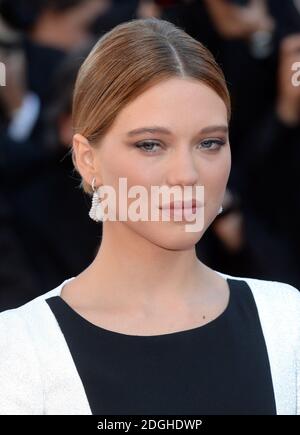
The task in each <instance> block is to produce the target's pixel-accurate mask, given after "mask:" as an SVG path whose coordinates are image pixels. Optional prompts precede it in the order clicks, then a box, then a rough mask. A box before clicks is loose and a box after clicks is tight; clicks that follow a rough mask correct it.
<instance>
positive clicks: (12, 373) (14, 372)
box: [0, 309, 44, 415]
mask: <svg viewBox="0 0 300 435" xmlns="http://www.w3.org/2000/svg"><path fill="white" fill-rule="evenodd" d="M43 408H44V403H43V385H42V378H41V373H40V366H39V361H38V359H37V356H36V352H35V349H34V346H33V343H32V342H31V340H30V335H29V334H28V330H27V325H26V323H25V321H24V320H23V319H22V317H21V315H20V314H19V313H18V310H17V309H16V310H8V311H5V312H3V313H1V314H0V415H40V414H43Z"/></svg>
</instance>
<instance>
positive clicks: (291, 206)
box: [0, 0, 300, 311]
mask: <svg viewBox="0 0 300 435" xmlns="http://www.w3.org/2000/svg"><path fill="white" fill-rule="evenodd" d="M150 16H155V17H158V18H161V19H166V20H168V21H171V22H173V23H175V24H177V25H178V26H180V27H181V28H183V29H184V30H185V31H186V32H187V33H189V34H190V35H191V36H193V37H194V38H196V39H197V40H199V41H201V42H202V43H204V44H205V45H206V46H207V47H208V48H209V49H210V50H211V51H212V53H213V54H214V56H215V57H216V59H217V61H218V63H219V64H220V65H221V67H222V69H223V71H224V74H225V77H226V81H227V84H228V86H229V89H230V93H231V96H232V105H233V108H232V110H233V117H232V120H231V125H230V143H231V149H232V171H231V176H230V179H229V183H228V189H227V192H226V196H225V200H224V204H223V208H224V211H223V213H222V214H221V215H219V216H218V217H217V218H216V220H215V221H214V223H213V224H212V225H211V227H210V228H209V229H208V231H207V232H206V233H205V235H204V237H203V238H202V239H201V241H200V242H199V243H198V244H197V246H196V249H197V255H198V256H199V258H200V259H201V260H202V261H204V262H205V263H206V264H207V265H209V266H210V267H212V268H213V269H215V270H218V271H221V272H225V273H228V274H232V275H237V276H249V277H255V278H261V279H270V280H277V281H283V282H287V283H289V284H292V285H294V286H296V287H298V288H299V289H300V268H299V265H298V262H299V260H300V231H299V230H298V223H299V222H300V198H299V196H300V195H299V193H300V168H299V166H300V165H299V163H300V86H298V85H299V83H300V79H299V83H298V81H297V68H298V69H299V67H300V64H299V65H298V66H297V62H300V0H285V1H282V0H44V1H41V0H31V1H30V2H29V1H26V0H0V62H1V63H2V64H4V65H5V72H6V74H5V77H3V74H2V77H1V79H2V81H3V79H4V78H5V86H3V83H1V86H0V256H1V260H0V311H1V310H4V309H7V308H14V307H17V306H19V305H21V304H23V303H25V302H27V301H29V300H31V299H32V298H34V297H36V296H38V295H39V294H41V293H45V292H46V291H48V290H50V289H52V288H54V287H55V286H57V285H59V284H60V283H61V282H62V281H63V280H65V279H67V278H69V277H71V276H75V275H77V274H78V273H80V272H81V271H82V270H83V269H84V268H85V267H87V266H88V264H89V263H90V262H91V261H92V260H93V258H94V257H95V255H96V252H97V250H98V248H99V245H100V243H101V226H99V224H96V223H95V222H93V221H92V220H91V219H90V218H89V216H88V211H89V208H90V202H91V200H90V198H89V197H88V196H87V195H86V194H84V193H83V192H82V190H80V189H79V184H80V178H79V175H78V174H77V173H76V172H75V170H74V168H73V163H72V158H71V152H70V150H71V143H72V122H71V104H72V90H73V86H74V82H75V79H76V74H77V71H78V69H79V67H80V65H81V63H82V62H83V60H84V59H85V57H86V56H87V54H88V53H89V51H90V49H91V47H92V46H93V44H94V43H95V42H96V40H98V39H99V37H100V36H101V35H102V34H104V33H105V32H107V31H108V30H110V29H112V28H113V27H114V26H115V25H117V24H119V23H122V22H124V21H128V20H130V19H134V18H142V17H150ZM1 71H2V70H1ZM2 73H3V71H2ZM298 76H299V75H298Z"/></svg>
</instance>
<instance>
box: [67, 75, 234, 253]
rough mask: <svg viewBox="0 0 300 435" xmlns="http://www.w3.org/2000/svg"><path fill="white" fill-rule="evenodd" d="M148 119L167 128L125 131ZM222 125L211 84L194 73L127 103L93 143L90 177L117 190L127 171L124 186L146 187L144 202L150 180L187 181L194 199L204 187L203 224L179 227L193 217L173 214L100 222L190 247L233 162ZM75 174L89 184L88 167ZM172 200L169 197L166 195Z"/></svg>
mask: <svg viewBox="0 0 300 435" xmlns="http://www.w3.org/2000/svg"><path fill="white" fill-rule="evenodd" d="M153 126H156V127H161V128H163V129H167V130H168V131H169V133H166V132H161V131H153V132H141V133H137V134H134V133H131V134H129V132H131V131H132V130H136V129H140V128H143V127H153ZM227 127H228V122H227V109H226V106H225V103H224V102H223V100H222V99H221V98H220V97H219V96H218V95H217V93H216V92H214V91H213V90H212V89H211V88H209V87H208V86H206V85H204V84H202V83H201V82H199V81H196V80H193V79H181V78H171V79H168V80H166V81H163V82H160V83H159V84H156V85H153V86H152V87H151V88H149V89H148V90H146V91H145V92H144V93H143V94H141V95H140V96H139V97H137V98H136V99H135V100H134V101H133V102H131V103H129V104H128V105H127V106H126V107H125V108H124V109H123V110H122V111H121V112H120V113H119V115H118V117H117V118H116V120H115V122H114V124H113V126H112V127H111V129H110V131H109V132H108V133H107V135H106V136H105V138H104V139H102V141H101V144H99V146H98V147H97V148H96V149H94V148H93V150H92V153H93V165H94V166H93V167H94V169H95V172H94V173H93V175H92V177H94V176H95V177H96V179H97V185H99V184H103V185H109V186H112V187H113V188H114V189H115V191H116V192H117V195H118V193H119V178H120V177H123V178H126V182H127V189H128V190H129V189H130V188H131V187H133V186H143V187H145V188H146V190H147V192H148V194H149V196H148V204H149V207H150V206H151V204H150V202H151V198H150V192H151V186H168V187H169V188H172V187H175V186H177V187H176V188H177V189H179V190H180V191H181V192H183V191H184V188H185V186H191V188H192V191H191V192H189V193H191V194H189V195H186V196H184V197H183V200H185V199H190V198H195V197H196V186H204V205H203V207H204V209H202V211H204V225H203V228H202V229H201V230H198V231H191V232H187V231H186V230H185V228H186V227H185V226H186V224H191V223H192V222H190V221H188V222H187V221H186V220H184V219H183V220H181V221H175V220H174V219H173V218H172V216H171V218H170V219H169V221H163V220H162V219H161V217H160V219H159V220H158V221H155V220H154V221H153V220H152V221H151V218H149V219H148V220H147V221H136V222H135V221H131V220H130V219H129V220H127V221H126V220H125V221H118V220H117V221H115V222H110V221H105V222H104V228H105V225H125V226H127V227H129V229H131V230H132V231H134V232H136V233H137V234H138V235H140V236H142V237H143V238H146V239H148V240H149V241H151V242H152V243H155V244H156V245H159V246H161V247H164V248H166V249H189V248H192V247H193V246H194V245H195V244H196V243H197V242H198V240H199V239H200V238H201V236H202V234H203V233H204V232H205V230H206V229H207V227H208V226H209V225H210V223H211V222H212V221H213V220H214V218H215V217H216V215H217V213H218V210H219V208H220V206H221V204H222V200H223V196H224V193H225V189H226V184H227V181H228V177H229V172H230V165H231V154H230V146H229V139H228V131H227ZM78 137H80V135H78ZM141 146H142V147H141ZM78 149H80V147H79V148H78ZM76 154H77V156H76V159H77V161H78V159H79V160H81V157H80V156H81V153H80V152H76ZM79 167H80V168H84V164H81V163H80V162H79ZM81 173H82V175H83V177H84V178H85V180H86V181H87V182H88V183H90V182H91V178H90V177H91V174H90V172H85V170H84V169H83V170H82V171H81ZM85 175H86V177H85ZM117 198H118V196H117ZM137 198H138V197H135V198H130V199H127V196H126V198H125V197H124V196H123V197H121V201H122V202H123V204H124V201H125V202H126V203H127V206H128V207H129V206H130V203H132V202H134V201H136V199H137ZM174 199H175V200H176V198H175V197H171V198H170V199H169V201H167V202H170V201H172V200H174ZM118 200H119V199H118ZM162 202H163V203H165V202H166V201H163V200H162V199H160V202H159V204H160V205H161V203H162ZM156 205H157V204H156ZM200 210H201V209H199V210H198V211H197V212H200ZM117 211H118V205H117ZM117 216H118V214H117Z"/></svg>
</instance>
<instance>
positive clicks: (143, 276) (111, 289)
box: [86, 221, 216, 307]
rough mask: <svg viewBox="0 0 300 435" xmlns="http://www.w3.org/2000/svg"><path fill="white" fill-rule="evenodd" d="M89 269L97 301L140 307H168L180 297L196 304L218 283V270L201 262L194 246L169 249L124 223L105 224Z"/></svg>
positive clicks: (90, 286)
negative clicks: (201, 293)
mask: <svg viewBox="0 0 300 435" xmlns="http://www.w3.org/2000/svg"><path fill="white" fill-rule="evenodd" d="M86 271H88V277H89V278H88V279H89V288H91V289H94V290H93V299H95V298H97V297H98V298H99V299H101V300H102V301H103V300H105V299H107V297H108V298H110V301H111V299H113V300H116V301H118V303H120V304H123V305H124V304H125V305H126V304H128V303H130V305H131V306H132V305H134V306H137V307H138V306H143V305H146V304H149V303H151V305H153V306H154V305H156V304H159V305H160V306H161V305H164V304H165V305H167V304H168V302H169V301H170V300H172V301H174V300H176V299H177V300H178V301H179V300H185V301H186V302H187V303H189V302H191V303H192V300H193V297H195V296H196V295H197V294H199V290H200V291H201V287H203V288H207V286H209V284H210V283H211V282H212V281H213V280H215V279H216V274H215V272H213V271H212V270H211V269H209V268H208V267H207V266H205V265H204V264H202V263H201V262H200V261H199V260H198V258H197V256H196V252H195V246H193V248H189V249H186V250H170V249H166V248H163V247H161V246H158V245H156V244H155V243H153V242H151V241H149V240H146V239H145V238H144V237H141V236H140V235H139V234H137V233H136V232H134V231H132V230H131V229H130V228H129V227H128V226H126V225H124V224H123V223H121V222H118V223H112V222H109V221H106V222H105V223H104V224H103V236H102V242H101V247H100V249H99V252H98V254H97V256H96V258H95V260H94V261H93V263H92V264H91V265H90V266H89V267H88V269H87V270H86ZM99 289H100V290H99ZM99 292H100V294H99ZM96 295H97V296H96Z"/></svg>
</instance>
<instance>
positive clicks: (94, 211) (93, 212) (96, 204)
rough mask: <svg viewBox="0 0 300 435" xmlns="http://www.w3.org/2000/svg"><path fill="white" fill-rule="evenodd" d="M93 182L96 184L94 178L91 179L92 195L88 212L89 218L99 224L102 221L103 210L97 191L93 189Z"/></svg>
mask: <svg viewBox="0 0 300 435" xmlns="http://www.w3.org/2000/svg"><path fill="white" fill-rule="evenodd" d="M95 182H96V178H93V181H92V189H93V192H94V193H93V199H92V207H91V209H90V211H89V216H90V218H91V219H93V220H94V221H96V222H100V221H102V220H103V208H102V204H101V200H100V197H99V193H98V189H96V188H95Z"/></svg>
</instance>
